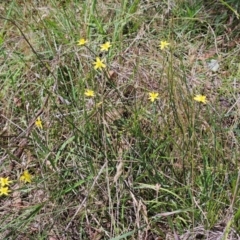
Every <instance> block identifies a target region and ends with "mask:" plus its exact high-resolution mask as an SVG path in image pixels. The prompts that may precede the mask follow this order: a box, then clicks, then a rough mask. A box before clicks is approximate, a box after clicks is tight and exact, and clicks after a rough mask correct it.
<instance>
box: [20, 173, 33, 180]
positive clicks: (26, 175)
mask: <svg viewBox="0 0 240 240" xmlns="http://www.w3.org/2000/svg"><path fill="white" fill-rule="evenodd" d="M20 181H23V182H25V183H31V182H32V175H31V174H30V173H29V172H28V170H25V171H24V172H23V174H22V175H21V177H20Z"/></svg>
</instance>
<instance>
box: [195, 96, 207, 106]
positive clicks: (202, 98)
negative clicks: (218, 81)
mask: <svg viewBox="0 0 240 240" xmlns="http://www.w3.org/2000/svg"><path fill="white" fill-rule="evenodd" d="M193 99H194V100H195V101H197V102H202V103H204V104H206V102H207V99H206V96H203V95H196V96H195V97H194V98H193Z"/></svg>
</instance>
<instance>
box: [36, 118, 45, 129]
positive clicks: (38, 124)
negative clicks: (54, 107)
mask: <svg viewBox="0 0 240 240" xmlns="http://www.w3.org/2000/svg"><path fill="white" fill-rule="evenodd" d="M35 125H36V126H37V127H38V128H41V129H42V128H43V126H42V121H41V119H40V117H38V118H37V120H36V122H35Z"/></svg>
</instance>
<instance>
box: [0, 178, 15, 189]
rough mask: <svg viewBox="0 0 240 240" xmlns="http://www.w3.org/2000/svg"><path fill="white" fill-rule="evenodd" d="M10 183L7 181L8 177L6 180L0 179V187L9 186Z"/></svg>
mask: <svg viewBox="0 0 240 240" xmlns="http://www.w3.org/2000/svg"><path fill="white" fill-rule="evenodd" d="M10 183H12V181H10V180H8V177H6V178H2V177H1V178H0V185H1V187H5V186H9V184H10Z"/></svg>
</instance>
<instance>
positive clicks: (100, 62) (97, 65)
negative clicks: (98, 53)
mask: <svg viewBox="0 0 240 240" xmlns="http://www.w3.org/2000/svg"><path fill="white" fill-rule="evenodd" d="M93 64H94V65H95V66H94V69H96V70H97V69H98V68H99V69H100V70H101V69H102V68H105V67H106V65H105V64H104V63H103V60H101V59H100V58H99V57H97V58H96V62H94V63H93Z"/></svg>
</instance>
